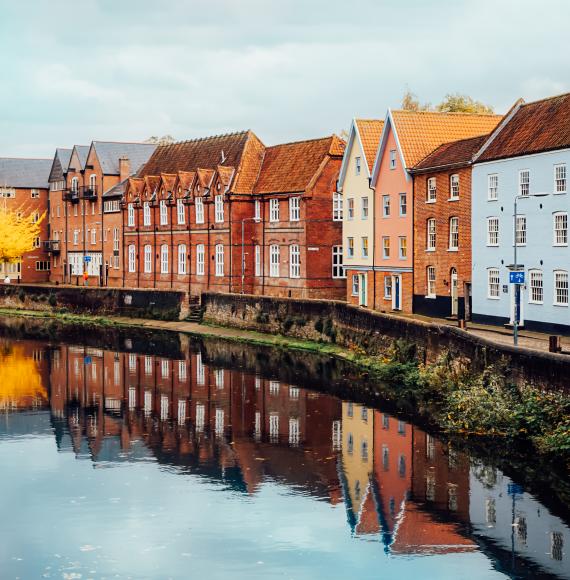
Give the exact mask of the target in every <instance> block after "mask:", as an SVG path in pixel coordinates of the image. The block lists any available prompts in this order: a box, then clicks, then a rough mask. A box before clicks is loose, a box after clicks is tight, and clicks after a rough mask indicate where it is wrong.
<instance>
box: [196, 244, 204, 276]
mask: <svg viewBox="0 0 570 580" xmlns="http://www.w3.org/2000/svg"><path fill="white" fill-rule="evenodd" d="M205 273H206V245H205V244H196V276H204V275H205Z"/></svg>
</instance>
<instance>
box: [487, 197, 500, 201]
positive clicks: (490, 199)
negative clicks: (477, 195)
mask: <svg viewBox="0 0 570 580" xmlns="http://www.w3.org/2000/svg"><path fill="white" fill-rule="evenodd" d="M487 201H499V198H498V197H488V198H487Z"/></svg>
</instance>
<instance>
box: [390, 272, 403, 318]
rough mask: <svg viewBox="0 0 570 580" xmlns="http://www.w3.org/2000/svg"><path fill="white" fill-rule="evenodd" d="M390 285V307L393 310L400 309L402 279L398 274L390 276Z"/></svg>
mask: <svg viewBox="0 0 570 580" xmlns="http://www.w3.org/2000/svg"><path fill="white" fill-rule="evenodd" d="M392 286H393V288H394V291H393V297H392V308H393V309H394V310H401V308H402V297H401V292H402V281H401V279H400V276H399V275H396V276H392Z"/></svg>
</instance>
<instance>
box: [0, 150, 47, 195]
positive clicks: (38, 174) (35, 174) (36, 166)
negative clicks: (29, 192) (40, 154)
mask: <svg viewBox="0 0 570 580" xmlns="http://www.w3.org/2000/svg"><path fill="white" fill-rule="evenodd" d="M52 163H53V160H52V159H20V158H14V157H1V158H0V187H4V186H7V187H25V188H33V189H47V188H48V187H49V174H50V170H51V166H52Z"/></svg>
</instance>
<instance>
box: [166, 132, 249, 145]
mask: <svg viewBox="0 0 570 580" xmlns="http://www.w3.org/2000/svg"><path fill="white" fill-rule="evenodd" d="M249 132H250V129H245V130H243V131H233V132H229V133H218V134H217V135H207V136H206V137H196V138H195V139H185V140H184V141H175V142H174V143H165V144H164V145H159V147H171V146H172V145H184V144H185V143H198V142H199V141H208V140H211V139H221V138H222V137H231V136H233V135H247V134H248V133H249Z"/></svg>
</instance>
